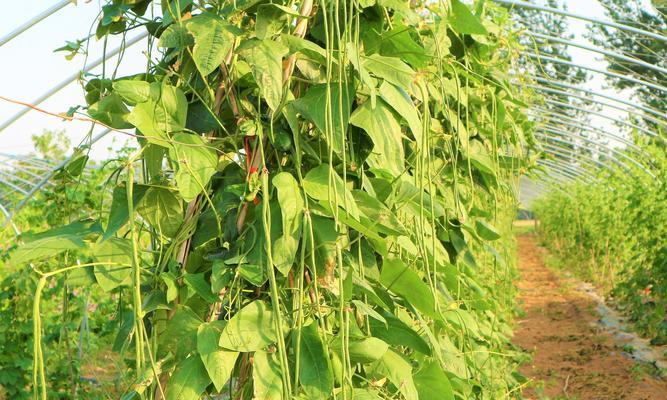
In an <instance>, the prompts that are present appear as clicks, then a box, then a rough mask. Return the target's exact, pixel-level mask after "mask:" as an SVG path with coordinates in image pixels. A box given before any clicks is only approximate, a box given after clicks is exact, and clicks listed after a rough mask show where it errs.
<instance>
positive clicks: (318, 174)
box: [303, 164, 360, 220]
mask: <svg viewBox="0 0 667 400" xmlns="http://www.w3.org/2000/svg"><path fill="white" fill-rule="evenodd" d="M303 188H304V190H305V191H306V193H307V194H308V195H309V196H310V197H312V198H314V199H315V200H322V201H325V202H328V203H331V204H332V205H334V206H338V207H341V208H343V209H344V210H345V211H347V212H348V214H350V215H351V216H352V217H354V218H355V219H357V220H358V219H359V215H360V214H359V208H358V207H357V203H356V202H355V201H354V197H353V196H352V193H351V192H350V191H349V190H348V189H347V187H346V186H345V182H343V179H342V178H341V177H340V176H338V173H336V171H335V170H333V169H330V168H329V166H328V165H326V164H322V165H319V166H317V167H315V168H313V169H311V170H310V171H308V173H307V174H306V176H305V178H304V180H303Z"/></svg>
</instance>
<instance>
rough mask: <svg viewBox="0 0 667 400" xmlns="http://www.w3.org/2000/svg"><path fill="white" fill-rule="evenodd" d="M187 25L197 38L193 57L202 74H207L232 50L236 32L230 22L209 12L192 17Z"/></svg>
mask: <svg viewBox="0 0 667 400" xmlns="http://www.w3.org/2000/svg"><path fill="white" fill-rule="evenodd" d="M186 27H187V29H188V31H189V32H190V33H191V34H192V36H194V38H195V45H194V47H193V48H192V59H193V60H194V62H195V65H197V69H199V72H200V73H201V74H202V76H207V75H208V74H210V73H211V72H213V71H214V70H215V69H216V68H218V67H219V66H220V64H222V62H223V61H224V59H225V57H227V55H228V54H229V52H230V51H231V50H232V46H233V45H234V34H233V33H232V31H231V28H230V25H229V24H227V23H226V22H225V21H223V20H222V19H221V18H220V17H218V16H216V15H214V14H211V13H207V12H205V13H202V14H199V15H197V16H194V17H192V19H190V20H189V21H188V24H187V25H186Z"/></svg>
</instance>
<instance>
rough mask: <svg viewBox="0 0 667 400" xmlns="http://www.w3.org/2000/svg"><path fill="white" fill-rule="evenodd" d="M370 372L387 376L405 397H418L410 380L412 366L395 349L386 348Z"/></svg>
mask: <svg viewBox="0 0 667 400" xmlns="http://www.w3.org/2000/svg"><path fill="white" fill-rule="evenodd" d="M370 372H371V373H372V374H373V375H374V376H375V377H379V378H385V377H386V378H388V379H389V381H390V382H391V383H393V384H394V386H396V387H397V388H398V390H399V392H401V394H402V395H403V396H404V397H405V399H419V394H418V393H417V388H415V384H414V381H413V380H412V367H411V366H410V363H408V362H407V361H405V359H404V358H403V357H402V356H401V355H400V354H398V353H396V352H395V351H393V350H388V351H387V352H386V353H384V356H382V358H381V359H380V360H378V361H377V363H376V364H375V365H374V367H373V368H372V370H371V371H370ZM436 398H438V397H436ZM427 399H428V398H427Z"/></svg>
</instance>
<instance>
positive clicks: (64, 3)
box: [0, 0, 72, 47]
mask: <svg viewBox="0 0 667 400" xmlns="http://www.w3.org/2000/svg"><path fill="white" fill-rule="evenodd" d="M70 3H72V0H61V1H60V2H58V3H56V4H54V5H52V6H51V7H49V8H47V9H46V10H44V11H42V12H41V13H39V14H37V15H35V16H34V17H32V18H30V19H29V20H28V21H26V22H25V23H24V24H22V25H21V26H19V27H18V28H16V29H14V30H13V31H11V32H9V33H8V34H6V35H5V36H3V37H2V38H1V39H0V47H2V46H4V45H5V44H7V43H9V42H10V41H11V40H12V39H14V38H15V37H17V36H18V35H20V34H22V33H23V32H25V31H27V30H28V29H30V28H31V27H33V26H34V25H36V24H38V23H40V22H41V21H42V20H44V19H45V18H47V17H49V16H51V15H53V14H55V13H56V12H58V11H60V10H61V9H63V8H65V6H67V5H68V4H70Z"/></svg>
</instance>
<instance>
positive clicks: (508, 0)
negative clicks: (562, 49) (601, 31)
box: [492, 0, 667, 42]
mask: <svg viewBox="0 0 667 400" xmlns="http://www.w3.org/2000/svg"><path fill="white" fill-rule="evenodd" d="M492 1H493V2H495V3H500V4H505V5H510V6H516V7H521V8H528V9H532V10H537V11H542V12H549V13H552V14H558V15H562V16H565V17H570V18H575V19H580V20H582V21H588V22H592V23H595V24H600V25H606V26H609V27H612V28H616V29H620V30H623V31H627V32H632V33H636V34H639V35H643V36H648V37H650V38H653V39H656V40H660V41H662V42H667V36H664V35H661V34H658V33H655V32H651V31H647V30H644V29H639V28H635V27H633V26H628V25H625V24H619V23H618V22H614V21H605V20H601V19H598V18H593V17H589V16H586V15H582V14H575V13H571V12H568V11H564V10H559V9H557V8H553V7H547V6H541V5H538V4H532V3H528V2H523V1H517V0H492Z"/></svg>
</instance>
